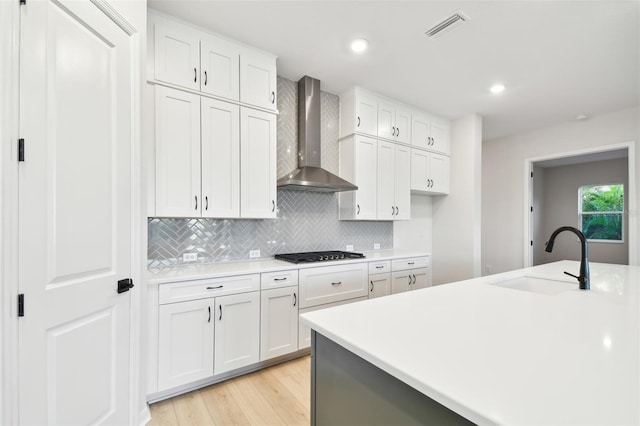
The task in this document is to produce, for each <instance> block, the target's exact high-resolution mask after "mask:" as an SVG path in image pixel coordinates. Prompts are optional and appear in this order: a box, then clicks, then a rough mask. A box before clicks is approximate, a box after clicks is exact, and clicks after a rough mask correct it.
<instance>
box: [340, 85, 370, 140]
mask: <svg viewBox="0 0 640 426" xmlns="http://www.w3.org/2000/svg"><path fill="white" fill-rule="evenodd" d="M353 133H360V134H365V135H369V136H377V135H378V98H377V97H376V95H374V94H372V93H370V92H368V91H366V90H363V89H361V88H359V87H355V88H353V89H351V90H349V91H348V92H346V93H343V94H342V95H341V96H340V137H341V138H342V137H345V136H349V135H351V134H353Z"/></svg>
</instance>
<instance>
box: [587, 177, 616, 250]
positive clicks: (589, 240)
mask: <svg viewBox="0 0 640 426" xmlns="http://www.w3.org/2000/svg"><path fill="white" fill-rule="evenodd" d="M615 185H620V186H622V210H615V211H606V212H603V211H601V212H583V211H582V189H583V188H586V187H589V188H593V187H598V186H615ZM625 199H626V197H625V185H624V183H601V184H589V185H580V186H579V187H578V229H579V230H580V231H582V217H583V216H584V215H606V214H611V215H620V223H621V232H620V239H619V240H600V239H591V238H588V237H587V241H588V242H590V243H592V242H593V243H609V244H624V242H625V240H624V231H625V220H624V213H625V209H624V208H625V201H626V200H625ZM585 237H586V235H585Z"/></svg>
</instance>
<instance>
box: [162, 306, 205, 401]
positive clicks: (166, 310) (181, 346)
mask: <svg viewBox="0 0 640 426" xmlns="http://www.w3.org/2000/svg"><path fill="white" fill-rule="evenodd" d="M213 300H214V299H213V298H208V299H199V300H192V301H188V302H180V303H171V304H167V305H161V306H160V307H159V318H158V321H159V324H158V329H159V333H158V390H165V389H169V388H172V387H175V386H180V385H183V384H186V383H189V382H193V381H195V380H200V379H204V378H207V377H210V376H213V335H214V325H213Z"/></svg>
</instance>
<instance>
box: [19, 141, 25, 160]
mask: <svg viewBox="0 0 640 426" xmlns="http://www.w3.org/2000/svg"><path fill="white" fill-rule="evenodd" d="M18 161H24V139H22V138H20V139H18Z"/></svg>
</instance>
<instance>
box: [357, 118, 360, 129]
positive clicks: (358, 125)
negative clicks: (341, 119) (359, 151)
mask: <svg viewBox="0 0 640 426" xmlns="http://www.w3.org/2000/svg"><path fill="white" fill-rule="evenodd" d="M356 127H360V117H358V124H357V125H356Z"/></svg>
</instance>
